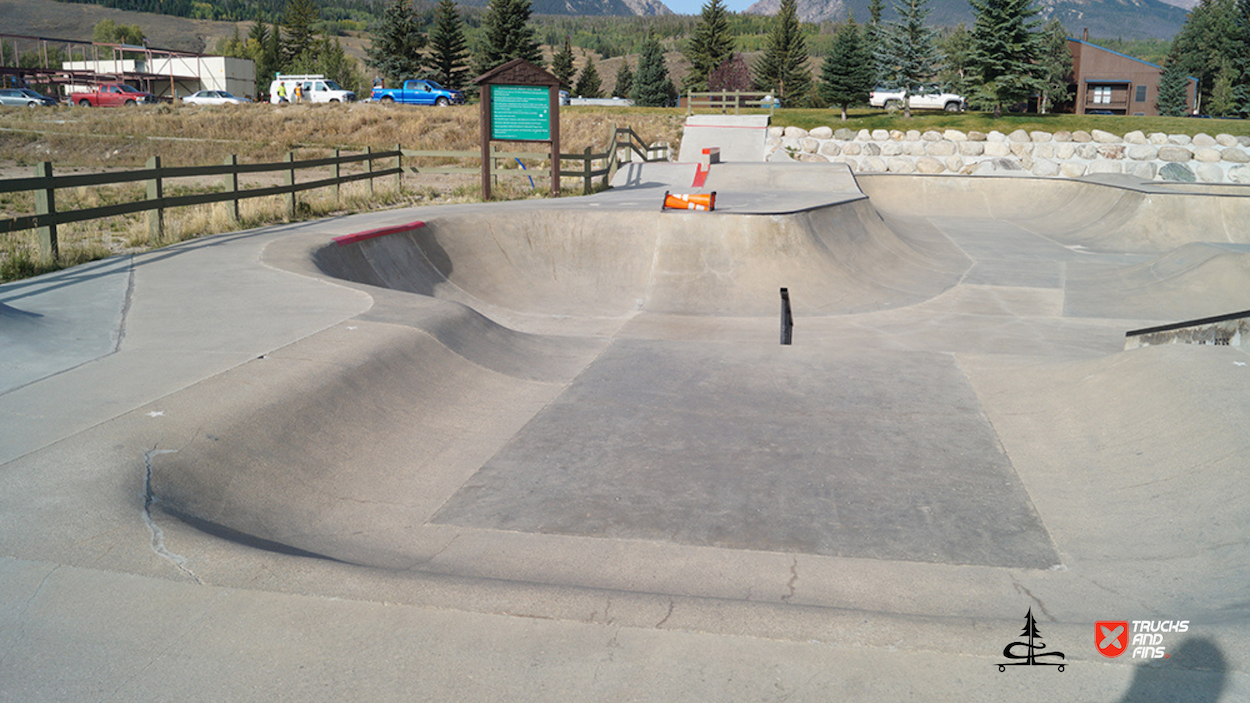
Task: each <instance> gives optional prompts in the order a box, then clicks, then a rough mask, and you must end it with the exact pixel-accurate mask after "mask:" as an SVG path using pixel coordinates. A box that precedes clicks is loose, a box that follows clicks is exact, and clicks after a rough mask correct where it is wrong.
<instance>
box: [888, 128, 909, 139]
mask: <svg viewBox="0 0 1250 703" xmlns="http://www.w3.org/2000/svg"><path fill="white" fill-rule="evenodd" d="M906 138H907V133H906V132H904V131H903V130H901V129H892V130H890V139H893V140H894V141H896V142H901V141H903V140H904V139H906Z"/></svg>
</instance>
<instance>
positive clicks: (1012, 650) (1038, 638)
mask: <svg viewBox="0 0 1250 703" xmlns="http://www.w3.org/2000/svg"><path fill="white" fill-rule="evenodd" d="M1020 635H1021V636H1022V637H1023V638H1024V640H1023V641H1018V642H1012V643H1011V644H1009V645H1007V646H1006V647H1003V656H1004V657H1007V658H1008V659H1015V660H1017V661H1009V662H1003V663H1002V664H999V665H998V670H999V671H1006V670H1007V667H1009V666H1057V667H1059V670H1060V671H1063V667H1064V663H1063V662H1055V661H1041V660H1042V659H1043V658H1044V657H1058V658H1059V659H1063V658H1064V657H1063V652H1043V651H1041V650H1043V649H1046V645H1045V644H1044V643H1043V642H1042V633H1041V632H1039V631H1038V629H1037V620H1036V619H1034V618H1033V609H1032V608H1029V612H1028V613H1027V614H1026V615H1025V616H1024V630H1023V631H1022V632H1021V633H1020ZM1020 647H1023V648H1024V649H1023V650H1021V651H1022V652H1023V653H1018V652H1017V651H1016V650H1017V648H1020Z"/></svg>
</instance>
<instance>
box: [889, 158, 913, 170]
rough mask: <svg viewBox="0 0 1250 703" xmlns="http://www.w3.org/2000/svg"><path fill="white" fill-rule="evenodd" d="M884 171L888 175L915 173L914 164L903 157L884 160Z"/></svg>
mask: <svg viewBox="0 0 1250 703" xmlns="http://www.w3.org/2000/svg"><path fill="white" fill-rule="evenodd" d="M885 165H886V171H889V172H890V173H915V172H916V163H915V162H914V161H912V160H911V159H909V158H907V157H905V156H895V157H893V158H889V159H886V161H885Z"/></svg>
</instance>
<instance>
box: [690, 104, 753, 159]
mask: <svg viewBox="0 0 1250 703" xmlns="http://www.w3.org/2000/svg"><path fill="white" fill-rule="evenodd" d="M768 119H769V118H768V115H691V116H689V117H687V118H686V128H685V129H684V130H682V134H681V152H680V154H679V156H678V157H677V160H678V161H680V162H682V163H695V162H697V161H698V160H699V157H700V156H701V155H702V154H703V150H704V149H706V148H708V147H717V148H719V149H720V159H721V161H725V162H734V163H737V162H746V163H763V161H764V142H765V141H767V139H768Z"/></svg>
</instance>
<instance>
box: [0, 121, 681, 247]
mask: <svg viewBox="0 0 1250 703" xmlns="http://www.w3.org/2000/svg"><path fill="white" fill-rule="evenodd" d="M622 135H623V136H624V139H623V140H622ZM605 149H606V151H605V152H604V153H592V152H591V149H590V148H587V149H586V151H585V153H582V154H561V155H560V160H561V161H562V162H563V161H565V160H570V161H581V162H582V164H581V168H580V169H577V170H569V171H564V170H562V171H560V175H561V176H562V177H564V176H568V177H580V178H582V179H583V180H584V182H585V192H587V193H589V192H590V191H591V189H592V180H593V179H594V178H598V177H601V176H602V177H603V182H604V184H605V185H606V184H607V183H609V182H610V181H611V178H612V176H614V175H615V174H616V169H617V167H618V166H619V165H620V163H622V162H628V161H629V160H630V158H631V154H637V155H638V156H639V157H640V158H641V159H642V160H644V161H660V160H666V159H667V158H668V147H667V145H660V146H646V143H645V142H644V141H643V140H642V139H641V138H640V137H639V136H638V135H637V134H636V133H635V132H634V131H633V130H632V129H629V128H628V127H626V128H621V129H617V128H616V126H615V125H613V127H612V130H611V135H610V138H609V143H608V145H607V146H605ZM622 154H623V156H622ZM656 154H658V155H656ZM405 157H407V158H409V159H424V158H455V159H479V158H481V155H480V153H479V152H477V151H439V150H432V151H431V150H424V151H423V150H410V149H404V148H402V147H401V146H400V145H398V144H397V145H395V148H394V149H389V150H386V151H373V150H372V149H369V148H366V149H365V151H364V152H363V153H359V154H342V153H340V151H339V150H337V149H336V150H335V151H334V156H329V157H323V158H317V159H303V160H298V161H297V160H296V159H295V155H294V154H293V153H288V154H287V155H286V157H285V158H284V159H283V161H282V162H281V163H264V164H241V163H239V162H238V157H236V156H233V155H232V156H229V157H227V159H226V161H225V163H223V164H221V165H219V166H176V167H169V166H162V165H161V161H160V157H159V156H154V157H152V158H151V159H149V160H148V163H147V165H146V166H145V167H144V168H142V169H138V170H133V171H117V172H112V173H92V174H75V175H64V176H56V175H53V173H52V164H51V163H50V162H47V161H45V162H41V163H39V164H36V166H35V175H34V176H33V177H31V178H12V179H5V180H0V193H18V192H33V193H34V196H35V214H33V215H24V216H19V217H8V218H0V234H6V233H11V232H20V231H23V230H28V229H34V230H36V233H37V236H38V239H39V249H40V254H41V255H42V256H44V257H45V258H52V259H55V258H57V256H58V255H59V251H58V249H59V247H58V243H57V227H58V226H59V225H63V224H68V223H71V222H84V221H87V220H94V219H99V218H102V217H115V216H118V215H129V214H132V213H137V212H147V213H148V231H149V236H150V237H151V240H152V242H153V243H156V242H158V241H159V240H160V238H161V236H162V235H163V233H164V218H165V210H167V209H169V208H174V207H187V206H191V205H207V204H211V203H222V202H229V203H232V213H233V215H234V218H235V219H236V220H238V219H239V201H240V200H245V199H247V198H263V197H266V196H273V195H285V196H287V197H286V210H287V215H288V216H291V217H293V216H294V215H295V212H296V208H297V201H296V197H295V194H296V193H298V192H300V191H305V190H313V189H316V188H333V189H334V195H335V197H336V198H337V197H338V196H339V186H341V185H342V184H344V183H351V182H354V181H361V180H368V181H369V189H370V192H372V190H373V180H374V179H375V178H385V177H387V176H394V177H395V185H396V187H399V186H400V185H401V184H402V181H401V179H402V177H403V174H405V173H410V174H422V173H479V172H480V166H477V167H463V166H434V167H421V166H413V165H411V164H410V165H405V164H404V159H405ZM548 157H549V155H548V154H547V153H545V152H508V153H504V152H499V153H495V154H493V156H492V159H491V171H492V173H493V174H496V175H500V174H504V173H508V174H515V175H525V172H524V171H520V170H512V169H509V170H505V169H500V168H498V165H497V162H498V161H499V160H500V159H507V160H512V159H522V158H525V159H547V158H548ZM391 159H394V165H388V166H386V167H385V168H378V167H376V166H375V164H374V162H376V161H389V160H391ZM595 161H603V162H605V163H604V165H603V167H602V168H598V169H594V168H592V164H593V162H595ZM356 163H363V164H364V166H365V170H364V171H362V172H360V173H350V174H344V173H343V172H342V170H341V169H342V166H343V165H345V164H356ZM326 167H329V168H330V169H331V173H332V175H331V176H330V177H329V178H317V179H315V180H311V181H303V182H299V181H298V180H297V179H296V173H298V172H299V171H303V170H307V169H317V168H326ZM562 167H563V164H562ZM274 172H278V173H281V174H282V178H283V183H282V185H277V186H265V187H257V188H240V187H239V176H240V175H241V174H248V173H274ZM211 176H221V177H222V179H223V182H224V184H225V190H224V191H223V192H218V193H197V194H193V195H174V196H167V195H165V192H164V191H165V182H166V181H167V180H169V179H174V178H203V177H211ZM139 182H143V183H145V184H146V197H145V198H144V199H143V200H136V201H134V202H129V203H119V204H116V205H104V206H100V207H91V208H83V209H80V210H58V209H57V207H56V191H58V190H64V189H66V188H81V187H89V186H103V185H117V184H122V183H139Z"/></svg>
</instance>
